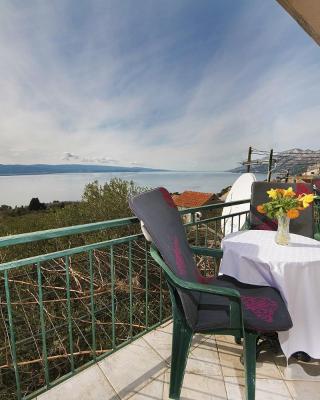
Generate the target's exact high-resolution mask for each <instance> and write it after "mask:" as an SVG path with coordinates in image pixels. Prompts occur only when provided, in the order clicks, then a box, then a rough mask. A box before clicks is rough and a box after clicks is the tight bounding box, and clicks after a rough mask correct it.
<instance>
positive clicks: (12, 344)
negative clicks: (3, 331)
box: [4, 271, 21, 400]
mask: <svg viewBox="0 0 320 400" xmlns="http://www.w3.org/2000/svg"><path fill="white" fill-rule="evenodd" d="M4 286H5V292H6V301H7V311H8V317H9V331H10V347H11V355H12V364H13V368H14V374H15V379H16V388H17V399H18V400H20V399H21V387H20V377H19V370H18V365H17V351H16V338H15V332H14V325H13V318H12V307H11V300H10V288H9V280H8V271H4Z"/></svg>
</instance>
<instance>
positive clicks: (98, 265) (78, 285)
mask: <svg viewBox="0 0 320 400" xmlns="http://www.w3.org/2000/svg"><path fill="white" fill-rule="evenodd" d="M143 190H145V188H141V187H138V186H136V185H135V184H134V183H133V182H126V181H122V180H120V179H113V180H112V181H110V182H109V183H106V184H105V185H99V184H98V182H93V183H90V184H88V185H87V186H86V187H85V190H84V193H83V198H82V200H81V201H80V202H78V203H69V204H62V203H55V204H50V205H47V207H46V209H43V207H41V203H40V201H39V200H38V201H37V200H34V201H33V202H32V207H22V208H19V209H11V208H10V207H6V206H2V207H1V210H0V215H1V221H0V235H1V236H4V235H9V234H18V233H23V232H32V231H38V230H43V229H53V228H58V227H63V226H71V225H78V224H85V223H91V222H98V221H106V220H111V219H116V218H125V217H128V216H130V215H132V214H131V211H130V209H129V207H128V202H127V199H128V197H129V196H131V195H133V194H136V193H138V192H140V191H143ZM39 204H40V206H39ZM34 208H36V209H38V210H37V211H36V210H34ZM32 209H33V210H32ZM139 230H140V229H139V225H138V224H136V225H134V226H132V227H122V228H113V229H108V230H104V231H98V232H93V233H87V234H81V235H73V236H67V237H61V238H57V239H50V240H44V241H39V242H35V243H29V244H25V245H17V246H11V247H6V248H2V249H0V259H1V262H7V261H10V260H13V259H22V258H26V257H29V256H35V255H41V254H47V253H49V252H53V251H58V250H64V249H69V248H73V247H76V246H81V245H85V244H89V243H96V242H101V241H105V240H108V239H113V238H117V237H122V236H127V235H130V234H134V233H138V232H139ZM147 250H148V247H147V245H146V243H145V241H144V239H138V240H132V241H131V242H130V243H122V244H117V245H114V246H113V247H112V249H111V248H110V247H106V248H100V249H93V250H92V251H91V253H90V254H89V253H88V252H81V253H79V254H75V255H72V256H71V255H70V256H66V257H57V258H55V259H50V260H48V261H43V262H41V265H38V266H37V265H36V264H30V265H26V266H24V267H20V268H17V269H12V270H10V271H9V272H8V285H9V289H10V304H11V309H12V315H13V316H12V318H13V325H14V329H15V343H16V351H17V362H18V370H19V376H20V383H21V390H22V394H23V395H27V394H30V393H32V392H33V391H35V390H37V389H39V388H41V387H43V386H44V385H45V373H44V370H45V366H44V361H43V355H42V345H43V342H42V338H43V336H42V335H41V329H40V328H41V326H40V308H39V298H40V294H39V293H40V292H39V288H40V287H41V290H42V298H43V313H44V326H45V331H46V348H47V358H48V375H49V380H50V381H53V380H55V379H57V378H59V377H61V376H63V375H65V374H67V373H68V372H70V363H71V357H70V353H71V350H70V346H71V345H70V329H71V331H72V336H73V345H72V352H73V353H74V357H73V358H74V359H73V363H74V367H75V368H77V367H79V366H81V365H83V364H84V363H86V362H88V361H90V360H92V359H94V357H95V355H97V356H99V355H101V354H103V353H106V352H108V351H111V350H112V349H114V347H115V346H118V345H121V344H122V343H124V342H125V341H130V339H131V338H133V337H134V336H135V335H137V334H139V333H142V332H143V331H145V330H147V329H148V327H149V326H152V325H153V324H155V323H158V322H159V321H160V320H162V319H163V318H166V317H168V316H169V315H170V305H169V303H168V296H167V288H166V286H165V281H164V279H162V278H161V274H160V270H159V268H158V267H157V266H156V265H155V264H154V263H153V261H152V260H151V259H150V257H148V256H146V254H147ZM90 257H91V258H90ZM89 259H91V263H92V271H91V270H90V268H91V267H90V262H89ZM112 271H113V272H112ZM39 274H40V277H41V281H42V284H41V286H40V287H39ZM0 280H1V285H0V400H2V399H6V400H9V399H12V400H13V399H15V398H16V394H15V391H16V388H15V373H14V368H13V359H12V353H11V347H10V341H9V339H10V335H9V314H8V308H7V299H6V293H5V287H4V286H5V285H4V280H5V275H4V273H3V272H1V273H0ZM68 282H69V283H68ZM68 285H69V286H68ZM68 287H69V289H67V288H68ZM68 296H69V300H68ZM92 299H94V317H93V314H92ZM130 299H131V300H130ZM68 301H69V302H70V307H71V310H70V313H71V314H70V315H69V314H68ZM69 317H70V318H69ZM93 318H94V323H95V348H94V346H93V337H92V335H93V333H92V332H93V331H92V323H93V322H92V321H93ZM70 319H71V328H70Z"/></svg>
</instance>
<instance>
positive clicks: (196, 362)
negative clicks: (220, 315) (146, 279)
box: [37, 323, 320, 400]
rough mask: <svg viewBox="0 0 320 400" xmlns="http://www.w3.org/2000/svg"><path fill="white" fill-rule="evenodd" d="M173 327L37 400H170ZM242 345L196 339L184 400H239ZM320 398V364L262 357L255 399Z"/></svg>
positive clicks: (219, 338) (227, 340)
mask: <svg viewBox="0 0 320 400" xmlns="http://www.w3.org/2000/svg"><path fill="white" fill-rule="evenodd" d="M171 332H172V324H171V323H169V324H166V325H164V326H162V327H160V328H158V329H157V330H156V331H153V332H150V333H149V334H147V335H145V336H144V337H143V338H140V339H138V340H137V341H135V342H133V343H132V344H130V345H128V346H126V347H124V348H123V349H121V350H119V351H118V352H116V353H114V354H112V355H111V356H109V357H107V358H106V359H104V360H102V361H100V362H99V363H98V364H97V365H94V366H92V367H89V368H88V369H87V370H85V371H83V372H81V373H79V374H78V375H76V376H74V377H72V378H70V379H68V380H67V381H65V382H64V383H61V384H60V385H58V386H56V387H54V388H52V389H51V390H49V391H48V392H46V393H44V394H42V395H40V396H38V397H37V400H60V399H61V400H62V399H68V400H110V399H113V400H115V399H117V400H119V399H128V398H130V399H131V400H157V399H168V382H169V375H170V353H171V337H172V336H171ZM240 354H241V346H238V345H236V344H235V343H234V340H233V338H232V337H229V336H202V335H196V336H195V337H194V340H193V345H192V349H191V353H190V355H189V359H188V364H187V370H186V375H185V378H184V383H183V389H182V395H181V399H188V400H191V399H203V400H207V399H208V400H209V399H216V400H224V399H225V400H240V399H244V393H243V385H244V382H243V376H244V373H243V372H244V371H243V367H242V365H241V363H240V361H239V355H240ZM286 399H299V400H318V399H319V400H320V363H319V360H318V361H315V362H313V363H308V364H305V363H297V362H294V361H292V363H291V362H290V361H289V366H288V367H287V366H286V362H285V359H284V357H283V356H281V357H274V358H272V356H266V355H265V356H264V357H263V356H261V361H260V362H259V363H258V364H257V387H256V400H286Z"/></svg>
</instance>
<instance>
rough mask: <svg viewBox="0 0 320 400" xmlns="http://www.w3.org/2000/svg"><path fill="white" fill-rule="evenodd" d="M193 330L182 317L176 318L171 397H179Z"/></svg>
mask: <svg viewBox="0 0 320 400" xmlns="http://www.w3.org/2000/svg"><path fill="white" fill-rule="evenodd" d="M192 336H193V332H192V330H191V329H190V328H189V327H188V326H187V325H186V324H185V322H184V321H183V320H181V319H180V318H174V321H173V337H172V353H171V374H170V389H169V398H170V399H179V398H180V392H181V387H182V382H183V377H184V371H185V369H186V364H187V359H188V353H189V348H190V344H191V341H192Z"/></svg>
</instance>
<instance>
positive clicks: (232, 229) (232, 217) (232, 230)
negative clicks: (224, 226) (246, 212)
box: [231, 217, 233, 233]
mask: <svg viewBox="0 0 320 400" xmlns="http://www.w3.org/2000/svg"><path fill="white" fill-rule="evenodd" d="M232 232H233V217H231V233H232Z"/></svg>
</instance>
